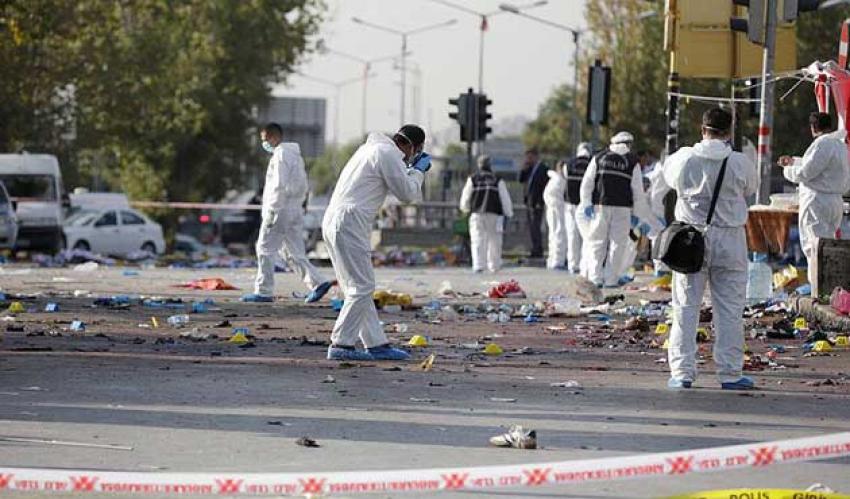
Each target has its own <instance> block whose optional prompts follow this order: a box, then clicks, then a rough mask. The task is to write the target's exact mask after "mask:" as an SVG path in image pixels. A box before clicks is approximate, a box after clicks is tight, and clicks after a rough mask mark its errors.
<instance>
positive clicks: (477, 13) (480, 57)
mask: <svg viewBox="0 0 850 499" xmlns="http://www.w3.org/2000/svg"><path fill="white" fill-rule="evenodd" d="M431 1H432V2H434V3H438V4H440V5H444V6H446V7H449V8H452V9H455V10H459V11H461V12H466V13H467V14H471V15H473V16H478V17H480V18H481V24H480V27H479V32H480V34H479V39H478V92H479V93H481V94H483V93H484V33H485V32H486V31H487V26H488V25H487V19H488V18H490V17H493V16H496V15H499V14H504V13H505V12H507V11H506V10H504V9H499V10H495V11H491V12H481V11H477V10H474V9H470V8H469V7H465V6H463V5H458V4H456V3H454V2H450V1H448V0H431ZM547 3H549V1H548V0H537V1H535V2H532V3H529V4H525V5H520V6H516V9H517V11H522V10H527V9H533V8H535V7H540V6H542V5H546V4H547ZM483 146H484V139H483V138H482V139H481V141H480V142H479V143H478V151H479V153H480V152H483V150H484V147H483Z"/></svg>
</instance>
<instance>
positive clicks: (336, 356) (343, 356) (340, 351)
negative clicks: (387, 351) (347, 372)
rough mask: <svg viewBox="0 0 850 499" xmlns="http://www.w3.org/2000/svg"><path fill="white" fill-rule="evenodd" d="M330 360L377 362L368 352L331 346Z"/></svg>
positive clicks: (329, 349) (329, 351)
mask: <svg viewBox="0 0 850 499" xmlns="http://www.w3.org/2000/svg"><path fill="white" fill-rule="evenodd" d="M328 360H355V361H356V360H375V359H374V357H372V354H370V353H369V352H368V351H366V352H364V351H361V350H357V349H356V348H354V347H341V346H334V345H331V346H329V347H328Z"/></svg>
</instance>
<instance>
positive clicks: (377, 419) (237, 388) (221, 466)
mask: <svg viewBox="0 0 850 499" xmlns="http://www.w3.org/2000/svg"><path fill="white" fill-rule="evenodd" d="M211 276H220V277H223V278H225V279H226V280H228V281H229V282H232V283H233V284H235V285H236V286H239V287H241V288H243V289H247V288H249V287H250V281H251V279H252V275H251V273H250V272H249V271H247V270H226V271H221V270H218V271H203V272H199V271H173V270H167V269H155V270H154V269H147V270H142V271H140V275H138V276H124V275H123V274H122V271H121V270H120V269H108V270H97V271H95V272H92V273H82V272H73V271H71V270H68V269H50V270H45V269H33V270H29V271H27V270H25V269H22V268H20V267H6V268H5V269H4V271H3V272H0V286H2V289H3V291H4V292H6V293H32V295H31V296H30V297H29V299H28V300H25V301H24V303H25V304H26V306H27V307H28V308H30V309H31V310H32V312H28V313H24V314H19V315H18V316H17V317H16V318H15V319H14V320H9V321H6V322H5V324H6V325H9V324H14V325H16V326H23V327H22V328H20V327H17V328H13V329H15V330H13V331H7V332H4V333H2V334H3V341H2V343H0V421H2V430H0V466H17V467H45V468H65V469H67V468H72V469H97V470H123V471H146V472H162V471H170V472H177V471H223V472H238V471H245V472H291V471H337V470H384V469H416V468H426V467H446V466H476V465H489V464H507V463H532V462H546V461H560V460H567V459H582V458H595V457H603V456H618V455H623V456H625V455H635V454H642V453H651V452H664V451H674V450H686V449H698V448H706V447H715V446H722V445H732V444H741V443H750V442H760V441H767V440H777V439H785V438H795V437H804V436H813V435H820V434H828V433H834V432H839V431H847V414H848V410H850V409H848V408H850V396H848V394H847V385H846V384H844V382H843V381H841V380H842V379H846V373H847V371H848V369H850V364H848V362H847V356H846V354H844V355H842V353H841V352H837V353H836V355H834V356H832V357H803V356H802V355H801V352H800V351H799V350H798V349H797V350H795V349H793V347H794V346H796V345H794V344H793V343H792V342H789V343H788V345H787V346H788V347H789V352H790V353H789V360H785V361H784V363H785V364H787V365H788V366H789V367H788V368H786V369H782V370H776V371H764V372H759V373H755V374H754V375H755V377H756V379H757V380H758V384H759V388H760V389H759V390H758V391H755V392H751V393H745V394H742V393H734V392H723V391H720V390H717V389H716V382H714V381H713V380H712V379H711V376H710V368H711V363H710V358H708V359H707V362H706V364H705V365H704V370H705V371H707V372H706V374H705V375H704V376H703V377H702V378H701V379H700V381H699V382H698V384H697V388H696V389H693V390H690V391H685V392H671V391H668V390H667V389H666V388H664V385H665V381H666V377H667V374H666V371H665V370H666V366H665V365H664V364H663V363H660V359H662V358H663V357H664V351H663V350H660V349H657V348H650V347H648V346H647V343H646V342H645V341H643V342H637V343H635V344H631V345H630V344H629V343H628V342H627V341H625V340H626V339H627V336H625V333H623V332H622V331H619V330H617V329H612V330H611V331H608V332H606V331H602V332H600V333H595V334H596V336H592V337H588V336H582V335H577V334H576V333H574V332H570V330H559V329H557V327H556V328H555V329H551V328H552V327H555V326H558V327H560V326H562V325H563V326H567V327H572V326H573V325H574V324H575V322H581V321H586V320H587V319H586V318H585V319H579V320H563V319H549V320H546V321H544V322H542V323H539V324H524V323H523V322H522V321H521V320H513V321H511V322H509V323H507V324H492V323H489V322H488V321H487V320H486V319H483V318H464V317H462V318H461V320H458V321H454V322H441V323H434V322H431V321H430V319H429V318H426V317H423V316H422V315H421V313H420V312H417V311H404V312H400V313H396V314H382V318H383V319H384V320H385V321H386V322H387V324H388V328H390V329H393V328H394V325H395V324H398V323H403V324H406V325H407V326H408V331H406V332H405V333H403V334H401V333H392V337H393V338H394V339H395V340H396V341H398V342H403V341H404V340H406V339H407V338H409V337H410V336H411V335H412V334H425V335H427V336H429V337H430V338H431V340H432V344H431V346H430V347H428V348H426V349H423V350H417V351H416V352H415V357H416V360H417V361H419V360H421V359H423V358H424V357H426V356H427V355H428V354H430V353H432V352H433V353H435V354H436V356H437V357H436V362H435V365H434V368H433V369H432V370H430V371H428V372H422V371H421V370H419V369H418V362H416V361H414V362H410V363H385V362H373V363H363V364H358V365H339V364H335V363H331V362H327V361H325V360H323V356H324V350H325V346H324V344H323V341H326V340H327V334H328V332H329V330H330V327H331V325H332V323H333V318H334V316H335V313H334V312H333V311H332V310H330V308H329V307H328V306H327V303H326V302H325V303H323V304H320V305H316V306H304V305H301V304H300V303H299V301H298V300H296V299H294V298H291V297H290V296H291V294H292V292H303V290H302V289H301V287H300V285H299V283H297V282H296V280H295V278H294V276H292V275H291V274H280V275H279V286H278V293H279V294H280V295H282V296H284V297H287V298H285V299H282V300H281V301H279V302H277V303H275V304H274V305H273V306H268V305H265V306H264V305H244V304H238V303H236V302H235V298H236V297H238V295H239V293H240V292H239V291H224V292H196V291H186V290H182V289H178V288H174V287H173V285H174V284H177V283H180V282H185V281H186V280H189V279H192V278H197V277H211ZM378 278H379V281H380V282H381V283H382V284H383V285H384V286H386V287H390V288H393V289H395V290H399V291H406V292H410V293H412V294H413V295H414V299H415V301H416V302H417V303H420V304H421V303H426V302H427V301H429V300H430V299H431V298H433V297H434V296H435V293H436V290H437V289H438V288H439V287H440V285H441V283H442V282H443V281H444V280H450V281H451V282H452V284H453V287H454V288H455V290H457V291H462V292H468V293H472V292H476V291H483V290H484V289H486V287H487V281H491V280H494V279H495V278H494V277H493V276H490V275H486V274H485V275H472V274H470V273H469V272H468V271H466V270H462V269H379V271H378ZM505 278H516V279H517V280H518V281H519V282H520V283H521V285H522V286H523V287H524V288H525V289H526V291H527V292H528V293H529V298H528V299H527V300H519V301H513V303H515V304H519V303H520V302H533V301H535V300H541V299H544V298H545V297H546V296H548V295H549V294H553V293H557V292H562V293H569V292H573V291H574V289H575V288H576V285H575V283H573V282H572V281H571V277H569V276H567V275H566V274H562V273H554V272H547V271H544V270H542V269H527V268H526V269H508V270H507V271H505V272H504V273H503V274H501V275H499V276H498V279H499V280H502V279H505ZM74 290H78V291H80V292H78V293H77V294H78V295H82V293H81V291H89V292H91V293H92V294H93V295H97V296H99V295H107V294H119V293H121V294H125V293H129V294H159V295H168V296H181V297H184V298H186V299H189V298H195V299H198V298H202V297H212V298H214V299H215V302H216V309H215V310H213V311H210V312H209V313H207V314H198V315H193V316H192V319H191V322H190V324H189V326H187V327H186V328H183V329H179V330H177V329H171V328H167V327H160V328H157V329H153V328H150V327H149V326H148V324H149V323H150V316H155V317H158V318H159V323H160V324H164V323H165V319H166V316H167V315H168V314H170V313H172V311H167V310H148V309H146V308H142V307H140V306H133V307H131V308H130V309H129V310H109V309H103V308H93V307H92V306H91V303H92V299H91V297H84V296H77V297H76V298H75V297H73V296H72V294H73V291H74ZM627 295H628V296H627V298H628V299H629V300H630V301H635V300H637V299H638V298H641V297H644V298H645V297H647V296H648V295H646V293H641V292H637V291H629V292H628V293H627ZM457 300H458V301H461V302H467V303H478V302H480V301H481V300H482V298H481V297H469V296H467V297H461V298H458V299H457ZM48 301H55V302H58V303H60V307H61V308H60V312H59V313H55V314H46V313H42V312H40V310H41V309H42V308H43V306H44V303H46V302H48ZM219 309H220V310H219ZM72 319H81V320H85V321H86V322H88V324H89V326H88V329H87V331H86V332H85V333H81V334H75V333H73V332H70V331H68V330H67V328H68V323H69V321H70V320H72ZM222 320H228V321H229V322H230V323H231V326H245V327H249V328H250V330H251V332H252V334H253V335H254V336H255V337H256V338H255V342H254V344H255V346H254V347H253V348H240V347H238V346H236V345H232V344H229V343H227V342H225V341H220V340H216V339H214V338H208V339H207V340H205V341H199V342H196V341H190V340H188V339H185V338H181V337H180V336H179V335H180V333H181V332H186V331H188V330H190V328H191V327H197V328H198V331H200V332H202V333H212V334H217V335H218V336H219V337H221V338H224V337H226V336H227V335H229V333H230V328H217V327H215V326H216V325H218V324H217V323H220V322H221V321H222ZM142 325H144V327H142ZM0 327H2V326H0ZM57 333H58V334H60V335H61V336H54V334H57ZM629 337H630V336H629ZM474 341H481V342H487V341H495V342H498V343H499V344H500V345H502V346H503V347H504V348H505V350H506V352H507V353H508V354H507V355H504V356H501V357H485V356H482V355H478V354H476V353H475V352H474V351H472V352H470V351H468V350H466V349H464V348H463V347H462V345H463V344H465V343H469V342H474ZM797 343H799V342H797ZM751 347H752V348H753V350H754V351H759V350H764V348H765V346H764V345H762V344H760V343H757V342H751ZM328 376H330V377H332V381H333V382H328V381H331V380H330V379H329V378H328ZM826 379H830V380H837V381H836V382H837V383H839V384H838V385H828V384H827V385H823V384H820V383H821V382H822V381H824V380H826ZM567 380H576V381H578V382H579V383H580V385H581V386H582V388H581V389H569V388H556V387H552V386H550V384H551V383H553V382H560V381H567ZM816 385H819V386H816ZM511 424H522V425H523V426H526V427H530V428H534V429H536V430H537V432H538V439H539V443H540V446H541V448H540V449H537V450H516V449H500V448H494V447H490V446H488V439H489V437H491V436H493V435H495V434H498V433H501V432H502V431H503V429H504V427H506V426H509V425H511ZM302 436H309V437H311V438H314V439H315V440H317V441H318V442H319V444H320V445H321V447H320V448H315V449H314V448H305V447H300V446H297V445H295V440H296V439H297V438H299V437H302ZM21 438H24V439H33V440H53V439H55V440H62V441H70V442H78V443H81V444H114V445H117V446H126V447H131V448H132V450H119V449H110V448H94V447H85V446H84V447H79V446H67V445H57V444H49V443H39V442H28V443H25V442H20V441H19V440H20V439H21ZM4 439H5V440H4ZM10 440H12V441H10ZM848 464H850V460H848V459H840V460H831V461H823V462H811V463H803V464H795V465H781V466H773V467H767V468H764V469H760V470H753V469H749V470H740V471H734V472H724V473H714V474H703V475H691V476H687V477H678V478H677V477H664V478H660V479H657V478H656V479H637V480H630V481H620V482H599V483H593V484H583V485H580V486H571V487H569V488H566V487H542V488H539V489H534V490H533V491H527V490H516V489H514V490H512V489H507V490H501V489H500V490H495V491H488V492H477V493H472V492H467V493H455V494H444V495H445V496H446V497H452V496H458V497H461V496H499V497H522V496H525V497H529V496H530V497H538V496H543V497H548V496H557V497H658V496H664V495H670V494H674V493H685V492H693V491H698V490H711V489H722V488H738V487H772V488H806V487H808V486H809V485H811V484H813V483H816V482H820V483H823V484H826V485H828V486H830V487H831V488H832V489H834V490H837V491H844V492H850V475H848V473H847V470H848V466H847V465H848Z"/></svg>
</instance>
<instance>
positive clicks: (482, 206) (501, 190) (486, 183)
mask: <svg viewBox="0 0 850 499" xmlns="http://www.w3.org/2000/svg"><path fill="white" fill-rule="evenodd" d="M460 209H461V211H463V212H465V213H469V214H470V215H469V239H470V247H471V250H472V270H474V271H475V272H481V271H483V270H484V267H485V263H486V267H487V269H489V270H490V271H491V272H496V271H498V270H499V269H500V268H501V266H502V235H503V232H504V226H505V217H512V216H513V215H514V210H513V204H512V203H511V196H510V193H509V192H508V188H507V186H506V185H505V181H504V180H502V179H500V178H499V177H497V176H496V175H495V174H494V173H493V171H492V167H491V165H490V157H489V156H480V157H479V158H478V171H477V172H476V173H474V174H473V175H470V177H469V178H468V179H467V180H466V185H464V186H463V192H462V193H461V196H460Z"/></svg>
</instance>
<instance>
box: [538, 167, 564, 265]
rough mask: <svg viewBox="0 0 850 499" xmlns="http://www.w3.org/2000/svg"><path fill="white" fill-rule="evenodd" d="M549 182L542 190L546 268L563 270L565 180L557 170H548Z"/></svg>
mask: <svg viewBox="0 0 850 499" xmlns="http://www.w3.org/2000/svg"><path fill="white" fill-rule="evenodd" d="M546 173H547V174H548V175H549V181H548V182H546V187H545V188H544V189H543V203H544V204H545V205H546V225H547V226H548V227H549V252H548V255H547V256H546V268H547V269H558V268H563V267H564V264H565V263H566V261H567V226H566V219H565V211H564V206H565V205H566V203H565V201H564V192H565V191H566V189H567V179H566V178H564V175H562V174H561V172H560V171H558V170H549V171H548V172H546Z"/></svg>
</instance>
